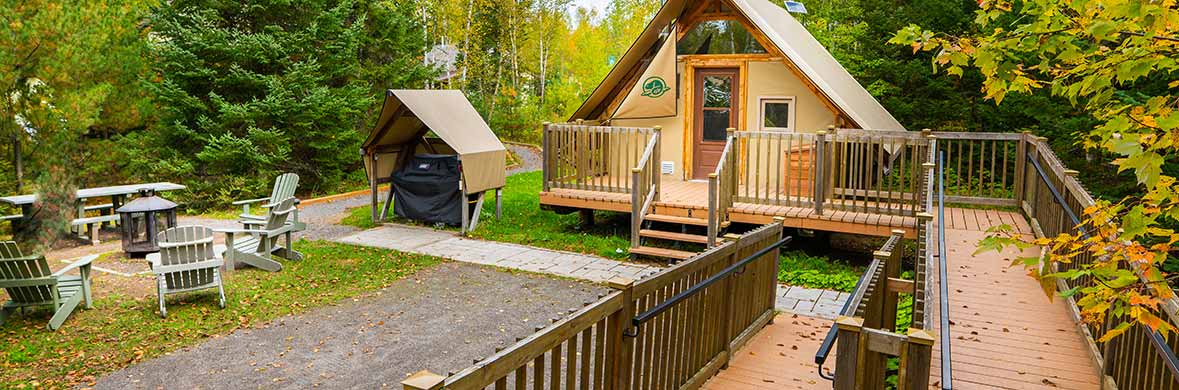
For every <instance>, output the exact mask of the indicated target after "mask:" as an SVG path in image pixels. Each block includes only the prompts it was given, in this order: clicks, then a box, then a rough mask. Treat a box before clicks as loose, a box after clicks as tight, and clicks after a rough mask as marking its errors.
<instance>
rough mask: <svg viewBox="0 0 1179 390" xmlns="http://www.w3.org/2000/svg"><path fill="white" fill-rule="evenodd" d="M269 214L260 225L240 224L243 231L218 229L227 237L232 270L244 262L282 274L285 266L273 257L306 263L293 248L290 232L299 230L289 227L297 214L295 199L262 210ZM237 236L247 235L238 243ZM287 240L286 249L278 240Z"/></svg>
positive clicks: (292, 225) (227, 253)
mask: <svg viewBox="0 0 1179 390" xmlns="http://www.w3.org/2000/svg"><path fill="white" fill-rule="evenodd" d="M262 207H263V208H266V209H267V210H268V211H267V213H266V218H265V219H264V220H261V221H252V220H244V219H243V220H241V221H240V222H242V225H243V227H242V228H240V229H216V231H219V232H223V233H225V247H226V249H225V261H226V264H227V266H228V267H229V269H231V270H232V269H233V267H234V266H235V264H236V263H237V262H239V261H240V262H243V263H246V264H249V265H252V266H254V267H257V268H261V269H264V270H267V271H271V272H277V271H281V270H282V263H279V262H277V261H274V259H272V258H271V256H272V255H274V256H278V257H281V258H284V259H287V260H303V254H302V253H299V252H296V251H295V250H294V249H292V248H291V232H293V231H295V230H296V226H295V225H294V224H292V223H288V219H289V218H290V216H291V214H293V213H294V212H295V198H294V197H288V198H286V199H283V200H281V201H279V202H278V203H269V204H265V205H263V206H262ZM238 235H245V236H244V238H241V239H239V237H238ZM280 238H286V245H282V246H280V245H279V239H280Z"/></svg>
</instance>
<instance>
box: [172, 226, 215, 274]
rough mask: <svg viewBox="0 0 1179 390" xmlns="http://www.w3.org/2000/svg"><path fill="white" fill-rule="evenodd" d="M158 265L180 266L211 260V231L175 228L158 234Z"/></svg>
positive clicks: (183, 227) (201, 227) (197, 227)
mask: <svg viewBox="0 0 1179 390" xmlns="http://www.w3.org/2000/svg"><path fill="white" fill-rule="evenodd" d="M160 244H162V245H160V264H161V265H180V264H188V263H196V262H199V261H205V260H209V259H213V258H214V256H213V229H210V228H207V227H204V226H177V227H174V228H171V229H168V230H165V231H164V232H163V233H160Z"/></svg>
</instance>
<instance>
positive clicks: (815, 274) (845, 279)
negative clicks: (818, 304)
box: [778, 250, 864, 292]
mask: <svg viewBox="0 0 1179 390" xmlns="http://www.w3.org/2000/svg"><path fill="white" fill-rule="evenodd" d="M863 273H864V267H861V266H856V265H853V264H850V263H848V262H846V261H843V260H835V259H831V258H829V257H827V256H813V255H809V254H807V253H806V252H803V251H801V250H790V251H783V252H782V257H781V259H780V260H779V267H778V281H779V282H782V283H785V284H789V285H791V286H801V287H807V288H821V289H827V290H837V291H843V292H851V291H852V290H853V289H855V288H856V281H858V280H859V279H860V275H861V274H863Z"/></svg>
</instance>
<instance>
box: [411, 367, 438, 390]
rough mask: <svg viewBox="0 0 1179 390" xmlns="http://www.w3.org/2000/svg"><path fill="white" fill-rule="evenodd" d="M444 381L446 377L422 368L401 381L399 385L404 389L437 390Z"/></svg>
mask: <svg viewBox="0 0 1179 390" xmlns="http://www.w3.org/2000/svg"><path fill="white" fill-rule="evenodd" d="M445 382H446V377H444V376H442V375H438V374H435V373H432V372H430V371H426V370H422V371H418V372H417V373H416V374H413V375H410V376H409V378H405V380H403V381H401V387H402V388H403V389H405V390H439V389H441V388H442V385H443V384H444V383H445Z"/></svg>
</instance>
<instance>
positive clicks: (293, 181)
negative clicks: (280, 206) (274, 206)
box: [270, 173, 299, 203]
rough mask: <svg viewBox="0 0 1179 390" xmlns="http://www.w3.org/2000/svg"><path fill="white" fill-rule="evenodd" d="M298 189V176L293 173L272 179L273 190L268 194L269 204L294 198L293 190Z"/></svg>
mask: <svg viewBox="0 0 1179 390" xmlns="http://www.w3.org/2000/svg"><path fill="white" fill-rule="evenodd" d="M298 187H299V175H296V174H294V173H284V174H281V175H278V177H277V178H275V179H274V190H272V191H271V192H270V202H271V203H273V202H278V201H280V200H282V199H286V198H290V197H292V196H295V190H296V189H297V188H298Z"/></svg>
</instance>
